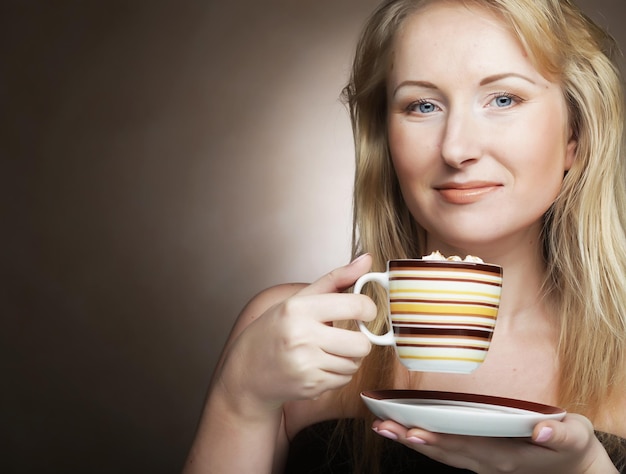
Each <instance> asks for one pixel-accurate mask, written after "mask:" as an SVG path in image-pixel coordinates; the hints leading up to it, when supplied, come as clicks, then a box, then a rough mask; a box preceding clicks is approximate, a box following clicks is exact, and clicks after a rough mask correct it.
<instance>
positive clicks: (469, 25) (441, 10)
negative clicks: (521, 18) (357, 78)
mask: <svg viewBox="0 0 626 474" xmlns="http://www.w3.org/2000/svg"><path fill="white" fill-rule="evenodd" d="M502 60H509V61H510V60H519V61H521V62H524V63H526V64H525V65H526V66H531V67H532V65H531V64H530V62H529V61H528V55H527V54H526V51H525V50H524V48H523V46H522V44H521V43H520V41H519V40H518V38H517V36H516V35H515V34H514V33H513V31H512V29H511V27H510V26H509V24H508V23H507V22H505V21H504V20H503V19H502V18H501V17H500V16H499V15H498V14H497V13H496V12H495V11H493V10H491V9H488V8H487V7H484V6H480V5H477V4H474V3H466V2H458V1H443V2H431V3H428V4H427V5H425V6H423V7H421V8H420V9H418V10H417V11H415V12H414V13H412V14H410V15H409V16H408V17H407V18H406V19H405V20H404V22H403V23H402V26H401V28H400V29H399V30H398V32H397V34H396V36H395V38H394V47H393V52H392V69H397V68H398V67H400V68H402V67H407V66H416V65H419V66H420V67H428V66H435V65H437V64H439V63H441V64H442V65H446V64H448V65H453V64H455V63H459V62H461V63H467V64H468V65H473V66H475V67H476V68H480V67H486V66H488V65H489V64H488V63H490V62H497V61H502ZM533 69H534V68H533Z"/></svg>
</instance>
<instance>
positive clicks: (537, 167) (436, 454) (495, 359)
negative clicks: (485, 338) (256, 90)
mask: <svg viewBox="0 0 626 474" xmlns="http://www.w3.org/2000/svg"><path fill="white" fill-rule="evenodd" d="M613 49H614V45H613V42H612V41H611V40H610V38H609V37H608V36H607V35H605V34H604V33H603V32H602V31H601V30H599V29H598V28H597V27H595V26H594V25H593V24H592V23H591V22H590V21H589V20H588V19H587V18H586V17H585V16H584V15H582V14H581V13H580V12H579V10H578V9H576V8H575V7H574V6H573V5H572V4H571V3H570V2H569V1H568V0H467V1H463V0H425V1H419V0H390V1H387V2H385V3H383V4H382V5H381V6H380V7H379V9H378V10H377V11H376V12H375V13H374V14H373V16H372V17H371V19H370V21H369V23H368V24H367V25H366V28H365V30H364V33H363V36H362V38H361V41H360V43H359V46H358V49H357V54H356V59H355V63H354V69H353V75H352V79H351V82H350V84H349V86H348V87H347V88H346V96H347V99H348V102H349V105H350V110H351V116H352V121H353V127H354V134H355V143H356V155H357V168H356V180H355V203H354V204H355V205H354V215H355V233H354V254H355V255H360V257H359V258H357V259H355V260H354V261H353V262H352V263H351V264H350V265H347V266H346V267H342V268H338V269H336V270H334V271H333V272H331V273H330V274H328V275H326V276H325V277H323V278H321V279H320V280H318V281H317V282H315V283H313V284H311V285H309V286H302V285H282V286H278V287H274V288H271V289H269V290H266V291H265V292H263V293H261V294H260V295H258V296H257V297H255V298H254V299H253V300H252V301H251V302H250V303H249V305H248V306H247V307H246V308H245V309H244V311H243V312H242V314H241V315H240V317H239V319H238V321H237V323H236V325H235V327H234V329H233V333H232V334H231V336H230V338H229V341H228V343H227V345H226V347H225V349H224V353H223V356H222V359H221V361H220V364H219V365H218V368H217V369H216V372H215V375H214V378H213V381H212V384H211V389H210V393H209V397H208V399H207V404H206V407H205V411H204V414H203V417H202V421H201V424H200V427H199V430H198V434H197V437H196V440H195V442H194V445H193V447H192V450H191V453H190V455H189V458H188V460H187V465H186V470H185V472H187V473H194V472H219V473H225V472H270V471H271V470H272V469H274V470H275V471H278V472H280V471H281V469H282V466H283V465H284V462H285V458H286V456H287V452H288V450H289V440H292V439H294V437H296V435H297V434H298V433H299V432H301V431H302V430H305V429H306V428H307V427H310V426H312V425H315V424H316V423H319V422H323V421H325V420H335V419H356V420H365V424H363V423H361V422H360V421H356V422H355V423H340V424H339V425H338V428H337V430H336V431H335V434H334V436H333V437H332V438H331V441H330V444H329V446H331V447H333V446H340V444H339V443H340V440H341V439H342V435H344V436H343V438H346V437H347V436H345V435H349V437H350V438H351V439H352V440H353V441H354V442H353V443H352V444H351V446H349V448H350V449H351V450H352V453H353V454H352V458H353V459H352V460H351V461H350V464H349V465H348V466H349V467H347V468H346V469H347V471H346V472H383V471H384V469H385V468H387V470H388V471H389V472H399V470H398V469H399V468H398V466H397V465H394V466H393V467H392V466H391V464H389V463H390V462H391V461H390V459H393V460H396V461H397V460H398V456H401V457H402V458H401V459H402V460H403V462H404V461H406V463H405V464H406V465H407V466H408V465H410V466H411V469H418V468H419V467H420V466H422V464H421V463H422V462H427V461H426V459H427V458H432V459H434V460H436V461H437V462H440V463H441V464H439V466H444V465H449V466H454V467H457V468H460V469H469V470H471V471H474V472H481V473H482V472H528V473H537V472H551V473H553V472H572V473H574V472H581V473H582V472H587V473H608V472H617V470H616V468H615V467H614V462H615V463H618V462H619V459H618V458H619V455H620V453H622V452H623V450H622V449H621V447H620V445H621V444H622V440H623V438H626V383H625V382H626V351H625V350H624V349H625V345H626V317H625V315H624V312H623V310H622V308H626V241H625V240H626V238H625V232H624V229H625V228H626V215H625V214H624V211H623V210H624V209H626V191H625V179H626V172H625V166H624V156H623V149H622V144H623V133H624V129H623V123H624V115H623V114H624V110H623V109H624V98H623V95H622V90H621V85H620V80H619V77H618V74H617V72H616V69H615V67H614V65H613V63H612V62H611V59H610V57H611V55H612V54H613ZM433 250H440V251H441V252H442V253H444V254H457V255H464V254H473V255H478V256H480V257H482V258H483V260H485V261H488V262H490V263H497V264H499V265H502V266H503V267H504V271H505V280H504V285H503V290H502V300H501V305H500V311H499V316H498V325H497V328H496V331H495V334H494V339H493V341H492V345H491V348H490V352H489V357H488V358H487V360H486V361H485V363H484V364H483V365H482V366H481V367H480V368H479V369H477V370H476V371H475V372H474V373H473V374H471V375H454V374H436V373H409V372H408V371H406V370H405V369H404V368H403V367H402V366H401V364H400V363H399V362H398V361H397V360H396V358H395V354H394V353H393V352H390V351H389V349H385V348H379V347H375V348H373V349H371V348H370V346H369V343H368V342H367V340H366V339H365V338H364V337H363V336H362V335H361V334H360V333H359V332H357V331H352V330H350V329H351V325H352V321H353V320H357V319H358V320H363V321H368V322H369V321H373V323H372V324H371V326H372V328H373V330H374V331H378V332H380V331H381V330H382V329H381V328H382V326H383V325H384V322H385V320H386V318H385V316H384V315H382V314H378V315H377V314H376V313H377V309H376V305H375V304H374V302H382V301H384V298H386V296H385V295H383V294H380V293H372V294H371V295H370V297H371V299H370V298H368V297H367V296H363V295H353V294H350V293H349V292H348V293H346V292H344V290H346V289H347V288H349V287H350V286H351V285H352V284H353V283H354V282H355V280H356V279H357V278H358V277H359V276H360V275H362V274H363V273H365V272H366V271H368V270H370V268H371V269H373V270H374V271H382V269H383V268H384V267H385V262H386V261H387V260H388V259H391V258H410V257H418V256H420V255H425V254H427V253H430V252H431V251H433ZM379 306H380V307H383V305H382V304H379ZM370 349H371V354H369V356H368V357H365V356H366V355H367V354H368V352H370ZM361 362H362V364H361ZM375 388H412V389H429V390H448V391H457V392H470V393H482V394H489V395H497V396H505V397H511V398H519V399H526V400H533V401H537V402H541V403H546V404H550V405H558V406H562V407H564V408H566V409H567V410H568V414H567V416H566V417H565V418H564V419H563V420H562V421H560V422H559V421H543V422H541V423H539V424H538V425H537V426H536V427H535V429H534V432H533V435H532V438H531V439H498V438H479V437H471V436H454V435H444V434H435V433H431V432H427V431H424V430H421V429H406V428H405V427H403V426H401V425H399V424H397V423H394V422H392V421H390V420H374V421H373V423H372V419H371V418H368V417H369V415H368V413H367V412H366V410H365V409H364V407H363V406H362V405H361V404H360V403H359V401H358V393H359V391H360V390H364V389H375ZM363 426H371V427H372V428H373V430H370V429H366V430H363V429H361V428H362V427H363ZM306 432H307V430H305V431H304V433H306ZM385 438H389V439H391V440H392V441H393V442H392V443H391V444H393V445H396V446H399V445H404V446H405V447H406V448H408V449H405V448H402V450H401V451H400V453H401V454H397V452H396V451H394V456H393V458H389V457H387V458H385V457H384V454H385V453H386V452H388V450H389V449H390V448H388V444H387V445H382V447H381V442H382V440H384V439H385ZM395 443H398V444H395ZM348 444H350V443H348ZM331 451H332V450H331ZM609 452H610V453H611V455H612V456H613V458H614V460H611V458H610V456H609ZM381 455H382V456H383V458H382V459H383V461H382V462H381V461H380V459H381ZM422 455H423V456H426V458H424V457H420V456H422ZM339 458H340V456H339V457H337V458H336V459H339ZM325 463H326V464H327V467H328V468H329V469H330V465H331V464H332V461H328V460H326V459H324V460H322V463H321V464H322V465H324V464H325ZM289 465H292V460H290V461H289ZM297 469H301V466H300V467H298V468H297ZM422 469H426V468H422ZM427 469H428V471H426V472H433V470H432V469H434V468H433V467H432V465H429V467H428V468H427ZM442 469H443V467H442ZM301 472H306V471H301ZM315 472H317V471H315ZM328 472H333V471H331V470H329V471H328Z"/></svg>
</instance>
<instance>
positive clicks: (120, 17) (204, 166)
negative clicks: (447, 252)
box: [0, 0, 626, 473]
mask: <svg viewBox="0 0 626 474" xmlns="http://www.w3.org/2000/svg"><path fill="white" fill-rule="evenodd" d="M375 3H376V1H375V0H333V1H330V0H328V1H317V0H306V1H303V0H299V1H297V2H296V1H287V0H271V1H266V2H258V1H254V0H245V1H244V0H240V1H228V2H216V1H199V0H198V1H190V0H184V1H173V0H170V1H165V0H153V1H148V0H144V1H121V0H115V1H112V0H108V1H92V2H82V1H79V0H73V1H70V0H65V1H59V2H50V1H40V2H34V1H17V0H15V1H8V0H4V1H3V2H2V3H1V5H0V58H2V66H1V67H0V105H1V110H2V115H1V117H2V123H1V125H2V127H0V156H1V157H2V160H1V165H2V166H1V168H0V176H1V177H2V182H1V184H2V185H1V186H0V193H1V194H0V197H1V201H0V202H1V204H0V209H1V210H2V232H1V235H2V241H1V243H2V252H1V253H0V255H1V261H0V263H1V271H2V273H1V274H2V277H3V279H2V286H1V288H2V290H1V293H0V294H1V300H0V315H1V318H2V319H1V322H2V327H1V329H0V347H1V348H2V359H1V362H0V367H1V368H2V371H1V372H0V373H1V374H2V378H3V383H2V387H3V388H2V390H1V391H0V393H1V395H0V407H1V408H0V433H2V438H1V439H0V446H1V447H0V450H1V452H2V456H0V470H2V472H10V473H31V472H59V473H61V472H63V473H86V472H89V473H100V472H102V473H105V472H106V473H111V472H134V473H137V472H150V473H161V472H162V473H171V472H177V471H178V470H179V468H180V466H181V464H182V462H183V459H184V456H185V454H186V451H187V449H188V446H189V444H190V442H191V439H192V437H193V431H194V428H195V423H196V420H197V418H198V416H199V412H200V410H201V407H202V402H203V398H204V393H205V390H206V386H207V383H208V380H209V376H210V373H211V371H212V369H213V366H214V364H215V362H216V360H217V357H218V354H219V350H220V347H221V345H222V344H223V342H224V340H225V338H226V336H227V333H228V330H229V328H230V326H231V324H232V322H233V320H234V318H235V317H236V315H237V313H238V311H239V310H240V309H241V307H242V306H243V305H244V304H245V302H246V300H247V299H248V298H249V297H250V296H252V295H253V294H254V293H256V292H257V291H259V290H261V289H262V288H264V287H267V286H269V285H272V284H275V283H278V282H282V281H294V280H301V281H309V280H311V279H313V278H315V277H317V276H318V275H320V274H322V273H324V272H326V271H327V270H330V269H331V268H333V267H335V266H338V265H340V264H342V263H344V262H346V261H347V260H348V258H349V235H350V205H351V203H350V190H351V181H352V176H351V173H352V143H351V136H350V128H349V123H348V119H347V113H346V111H345V109H344V107H343V106H342V105H341V103H340V102H339V100H338V97H339V93H340V90H341V88H342V86H343V84H344V83H345V81H346V77H347V72H348V68H349V62H350V58H351V52H352V46H353V44H354V41H355V39H356V35H357V32H358V29H359V27H360V25H361V24H362V22H363V20H364V18H365V16H366V15H367V14H368V13H369V11H370V10H371V8H372V7H373V5H374V4H375ZM584 3H585V4H586V5H588V7H587V10H588V11H589V12H590V13H592V14H593V15H594V16H595V17H597V18H599V19H600V21H601V22H602V23H604V24H606V25H611V29H612V31H613V33H614V34H615V35H616V36H617V37H618V38H619V39H620V42H621V44H622V45H624V44H626V38H625V37H624V33H623V30H620V28H622V24H623V20H624V19H625V17H626V15H625V12H626V8H625V5H624V4H623V3H622V0H612V1H611V0H603V1H600V0H588V1H586V2H584Z"/></svg>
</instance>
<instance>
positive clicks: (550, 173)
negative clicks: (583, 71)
mask: <svg viewBox="0 0 626 474" xmlns="http://www.w3.org/2000/svg"><path fill="white" fill-rule="evenodd" d="M388 103H389V111H388V118H387V120H388V132H389V146H390V151H391V155H392V160H393V165H394V167H395V170H396V173H397V176H398V179H399V182H400V186H401V189H402V193H403V196H404V199H405V201H406V203H407V205H408V207H409V209H410V211H411V213H412V214H413V216H414V218H415V219H416V220H417V222H418V223H420V224H421V225H422V226H423V227H424V228H425V229H426V231H427V233H428V245H429V247H430V249H432V248H439V249H442V250H446V249H455V248H456V249H467V250H469V249H472V250H473V251H476V250H480V249H481V248H482V249H491V250H493V248H494V246H496V247H497V246H499V245H500V246H505V245H509V246H515V245H517V244H518V243H520V242H528V241H529V239H534V242H538V238H539V232H540V228H541V218H542V216H543V214H544V213H545V212H546V210H547V209H548V208H549V207H550V205H551V204H552V202H553V201H554V199H555V198H556V196H557V195H558V193H559V190H560V187H561V183H562V180H563V176H564V173H565V172H566V170H568V169H569V167H570V166H571V164H572V161H573V159H574V151H575V147H576V143H575V141H573V140H570V138H569V137H570V130H569V127H568V121H567V107H566V103H565V99H564V97H563V93H562V91H561V88H560V85H559V84H558V83H556V82H553V81H551V80H549V79H547V78H546V77H543V76H542V75H541V73H540V72H539V71H538V70H537V69H536V68H535V67H534V66H533V65H532V63H531V62H530V60H529V58H528V57H527V55H526V54H525V52H524V50H523V48H522V47H521V45H520V44H519V42H518V41H517V40H516V38H515V37H514V36H513V35H512V34H511V32H510V31H509V29H508V28H507V26H506V24H505V23H503V22H502V21H501V20H500V19H499V18H498V17H497V16H495V15H494V14H493V13H491V12H489V11H488V10H485V9H483V8H480V7H475V6H472V7H468V6H463V5H460V4H459V3H457V2H436V3H433V4H431V5H429V6H427V7H425V8H423V9H422V10H419V11H418V12H417V13H415V14H413V15H412V16H411V17H409V18H407V20H405V23H404V26H403V28H402V30H401V31H400V32H399V33H398V35H397V37H396V41H395V48H394V52H393V66H392V69H391V72H390V75H389V78H388Z"/></svg>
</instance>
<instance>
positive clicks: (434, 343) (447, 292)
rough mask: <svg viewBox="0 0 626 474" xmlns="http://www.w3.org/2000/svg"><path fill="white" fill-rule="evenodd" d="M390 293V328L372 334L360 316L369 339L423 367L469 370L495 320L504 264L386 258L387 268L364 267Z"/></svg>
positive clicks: (482, 355)
mask: <svg viewBox="0 0 626 474" xmlns="http://www.w3.org/2000/svg"><path fill="white" fill-rule="evenodd" d="M368 282H373V283H378V284H379V285H382V286H383V287H384V288H385V289H386V290H387V294H388V315H389V324H390V329H389V331H388V332H387V333H386V334H383V335H376V334H373V333H372V332H370V331H369V330H368V329H367V328H366V327H365V325H364V324H363V323H362V322H361V321H358V323H359V328H360V329H361V331H362V332H363V333H364V334H365V335H366V336H367V337H368V338H369V340H370V341H371V342H372V343H373V344H377V345H387V346H390V345H394V346H395V348H396V352H397V355H398V357H399V358H400V361H401V362H402V363H403V364H404V365H405V366H406V367H407V368H408V369H409V370H415V371H422V372H452V373H464V374H467V373H471V372H473V371H474V370H475V369H477V368H478V367H479V366H480V364H481V363H482V362H483V361H484V360H485V357H486V355H487V351H488V350H489V345H490V343H491V337H492V335H493V331H494V328H495V325H496V317H497V314H498V307H499V305H500V292H501V289H502V267H500V266H498V265H492V264H486V263H474V262H457V261H449V260H422V259H414V260H390V261H389V262H387V271H386V272H383V273H376V272H372V273H367V274H365V275H363V276H362V277H361V278H359V279H358V280H357V282H356V284H355V286H354V292H355V293H361V291H362V288H363V285H365V284H366V283H368Z"/></svg>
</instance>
